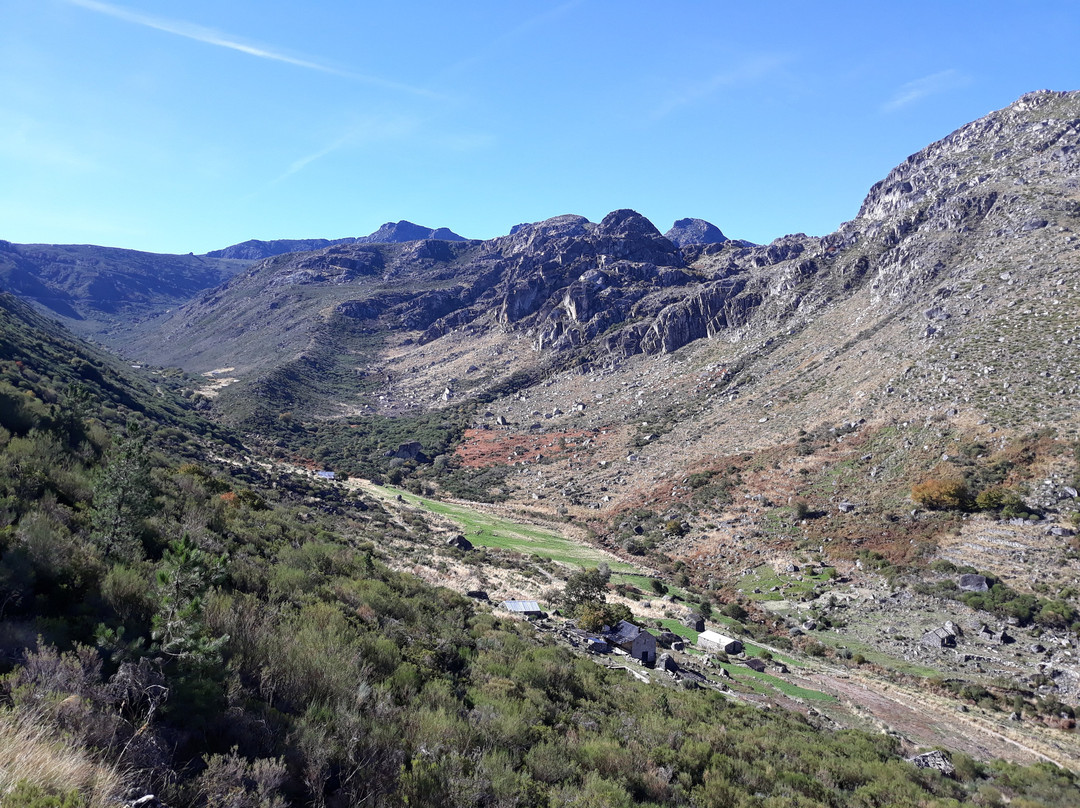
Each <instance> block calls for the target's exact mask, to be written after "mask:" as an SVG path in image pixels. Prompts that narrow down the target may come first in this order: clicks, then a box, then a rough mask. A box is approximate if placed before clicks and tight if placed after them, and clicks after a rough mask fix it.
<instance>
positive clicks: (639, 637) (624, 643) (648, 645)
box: [607, 620, 656, 665]
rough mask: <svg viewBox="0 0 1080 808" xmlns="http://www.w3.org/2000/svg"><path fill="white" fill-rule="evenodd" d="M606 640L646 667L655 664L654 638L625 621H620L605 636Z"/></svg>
mask: <svg viewBox="0 0 1080 808" xmlns="http://www.w3.org/2000/svg"><path fill="white" fill-rule="evenodd" d="M607 640H608V642H610V643H611V644H612V645H614V646H617V647H618V648H621V649H622V650H624V651H626V653H628V654H629V655H630V656H632V657H633V658H634V659H637V660H640V661H641V662H644V663H645V664H646V665H653V664H655V663H656V637H654V636H653V635H652V634H650V633H649V632H648V631H646V630H645V629H643V628H641V626H635V625H634V624H633V623H631V622H629V621H627V620H620V621H619V624H618V625H617V626H615V627H614V628H613V629H612V630H611V632H610V633H609V634H608V635H607Z"/></svg>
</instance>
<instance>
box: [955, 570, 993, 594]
mask: <svg viewBox="0 0 1080 808" xmlns="http://www.w3.org/2000/svg"><path fill="white" fill-rule="evenodd" d="M959 586H960V588H961V589H962V590H964V591H965V592H986V591H987V590H988V589H989V588H990V585H989V584H988V583H987V581H986V576H984V575H975V574H966V575H961V576H960V583H959Z"/></svg>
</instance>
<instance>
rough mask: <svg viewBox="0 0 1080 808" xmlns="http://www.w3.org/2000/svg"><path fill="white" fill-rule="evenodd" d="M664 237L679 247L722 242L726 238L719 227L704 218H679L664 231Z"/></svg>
mask: <svg viewBox="0 0 1080 808" xmlns="http://www.w3.org/2000/svg"><path fill="white" fill-rule="evenodd" d="M664 238H666V239H667V240H668V241H670V242H671V243H672V244H674V245H675V246H676V247H679V248H682V247H690V246H693V245H697V244H722V243H724V242H725V241H727V240H728V238H727V236H725V235H724V234H723V233H722V232H720V228H719V227H717V226H716V225H714V224H712V223H710V222H707V221H705V220H704V219H679V220H678V221H676V222H675V224H674V225H672V227H671V229H670V230H668V231H667V232H666V233H664Z"/></svg>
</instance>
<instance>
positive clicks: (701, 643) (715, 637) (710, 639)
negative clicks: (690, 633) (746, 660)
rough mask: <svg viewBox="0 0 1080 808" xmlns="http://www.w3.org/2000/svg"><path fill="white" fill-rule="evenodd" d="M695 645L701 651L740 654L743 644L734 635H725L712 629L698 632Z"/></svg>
mask: <svg viewBox="0 0 1080 808" xmlns="http://www.w3.org/2000/svg"><path fill="white" fill-rule="evenodd" d="M697 646H698V648H700V649H701V650H702V651H722V652H723V653H725V654H741V653H742V650H743V644H742V643H741V642H739V641H738V640H736V639H735V638H734V637H725V636H724V635H723V634H718V633H717V632H715V631H712V630H709V631H702V632H701V633H700V634H698V638H697Z"/></svg>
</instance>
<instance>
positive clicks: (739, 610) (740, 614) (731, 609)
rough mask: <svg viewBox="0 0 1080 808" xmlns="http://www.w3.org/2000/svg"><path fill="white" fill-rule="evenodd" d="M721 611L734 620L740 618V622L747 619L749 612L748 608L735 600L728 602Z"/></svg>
mask: <svg viewBox="0 0 1080 808" xmlns="http://www.w3.org/2000/svg"><path fill="white" fill-rule="evenodd" d="M720 611H721V613H723V614H724V615H726V616H727V617H730V618H731V619H732V620H739V621H740V622H741V621H743V620H745V619H746V618H747V615H748V614H749V613H748V612H747V611H746V609H744V608H743V607H742V606H740V605H739V604H738V603H735V602H732V603H728V604H726V605H725V606H724V608H723V609H721V610H720Z"/></svg>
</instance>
